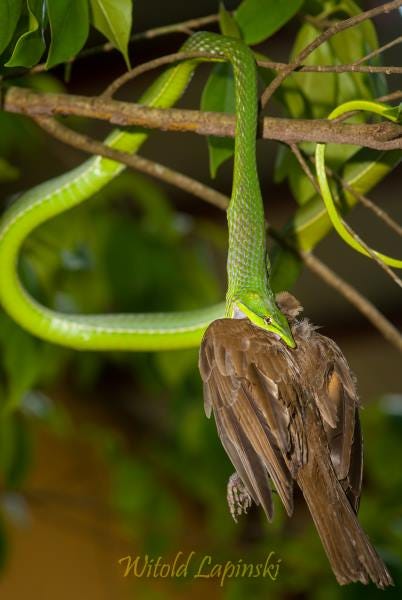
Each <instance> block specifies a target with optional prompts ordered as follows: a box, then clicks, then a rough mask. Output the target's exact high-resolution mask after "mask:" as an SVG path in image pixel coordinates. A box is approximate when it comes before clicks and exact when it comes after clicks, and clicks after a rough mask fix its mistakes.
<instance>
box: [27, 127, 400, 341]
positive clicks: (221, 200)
mask: <svg viewBox="0 0 402 600" xmlns="http://www.w3.org/2000/svg"><path fill="white" fill-rule="evenodd" d="M35 120H36V121H37V123H38V124H39V125H40V126H41V127H42V128H43V129H45V130H46V131H47V132H48V133H50V134H51V135H53V136H54V137H55V138H57V139H59V140H60V141H62V142H64V143H66V144H69V145H70V146H73V147H74V148H78V149H80V150H82V151H84V152H88V153H89V154H98V155H100V156H104V157H105V158H112V159H113V160H118V161H119V162H122V163H123V164H125V165H127V166H129V167H132V168H134V169H137V170H140V171H143V172H144V173H147V174H149V175H153V176H155V177H157V178H159V179H161V180H164V181H166V182H168V183H170V184H172V185H175V186H176V187H179V188H181V189H184V190H186V191H188V192H189V193H192V194H194V195H195V196H197V197H199V198H201V199H202V200H205V201H206V202H209V203H211V204H213V205H214V206H217V207H219V208H221V209H223V210H226V208H227V207H228V205H229V198H228V197H227V196H225V195H224V194H221V193H220V192H217V191H216V190H214V189H212V188H210V187H208V186H206V185H203V184H202V183H200V182H199V181H196V180H195V179H192V178H191V177H187V176H185V175H182V174H181V173H177V172H176V171H173V170H172V169H169V168H167V167H165V166H163V165H159V164H157V163H153V162H152V161H149V160H146V159H144V158H142V157H140V156H138V155H129V154H127V153H125V152H119V151H117V150H112V149H111V148H108V147H107V146H105V145H104V144H102V143H101V142H97V141H95V140H92V139H90V138H88V137H87V136H85V135H82V134H79V133H76V132H74V131H71V130H69V129H67V128H66V127H64V126H63V125H60V124H59V123H57V122H56V121H54V120H53V119H51V118H48V117H37V118H36V119H35ZM267 231H268V234H269V235H270V236H271V237H272V238H273V239H275V240H276V241H278V242H279V243H280V244H281V245H285V246H286V247H287V248H289V249H290V250H291V251H292V252H294V253H295V254H297V255H298V256H299V257H300V259H301V260H302V261H303V262H304V263H305V265H306V266H307V267H308V268H309V269H310V270H311V271H313V272H314V273H315V274H316V275H317V276H318V277H320V278H321V279H322V280H323V281H325V282H326V283H327V284H328V285H329V286H330V287H332V288H334V289H336V290H337V291H338V292H339V293H340V294H341V295H343V296H344V297H345V298H346V299H347V300H349V302H350V303H351V304H353V305H354V306H355V307H356V308H357V309H358V310H359V311H360V312H361V313H362V314H363V315H365V316H366V318H367V319H368V320H369V321H370V322H371V323H372V324H373V325H374V327H376V328H377V329H378V331H379V332H380V333H381V334H382V335H383V336H384V337H385V338H386V339H387V340H388V341H389V342H391V343H392V344H393V345H394V346H395V347H396V348H397V349H398V350H400V351H402V335H401V334H400V333H399V332H398V330H397V329H396V328H395V327H394V326H393V325H392V323H390V322H389V321H388V320H387V319H386V317H384V315H382V314H381V313H380V311H379V310H377V308H376V307H375V306H374V305H373V304H372V303H371V302H370V301H369V300H367V299H366V298H365V297H364V296H362V295H361V294H360V293H359V292H358V291H357V290H356V289H354V288H353V287H352V286H351V285H350V284H349V283H348V282H346V281H344V280H343V279H342V278H341V277H339V276H338V275H337V274H336V273H334V272H333V271H332V270H331V269H330V268H329V267H327V266H326V265H324V264H323V263H322V262H321V261H320V260H319V259H318V258H316V257H314V256H313V255H312V254H307V253H305V252H299V251H298V250H297V249H296V248H295V247H294V246H291V245H289V244H288V243H287V241H286V240H284V239H283V238H282V236H281V235H280V234H278V233H277V232H275V231H274V230H273V229H272V228H271V227H269V226H268V227H267Z"/></svg>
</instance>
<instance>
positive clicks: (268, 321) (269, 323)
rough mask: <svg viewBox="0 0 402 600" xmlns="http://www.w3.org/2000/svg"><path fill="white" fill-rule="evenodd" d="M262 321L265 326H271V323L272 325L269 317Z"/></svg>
mask: <svg viewBox="0 0 402 600" xmlns="http://www.w3.org/2000/svg"><path fill="white" fill-rule="evenodd" d="M264 321H265V323H266V324H267V325H271V323H272V319H271V317H265V319H264Z"/></svg>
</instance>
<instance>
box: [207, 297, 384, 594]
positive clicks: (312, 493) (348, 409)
mask: <svg viewBox="0 0 402 600" xmlns="http://www.w3.org/2000/svg"><path fill="white" fill-rule="evenodd" d="M276 302H277V304H278V306H279V308H280V309H281V311H282V312H283V314H284V315H285V316H286V317H287V318H288V321H289V324H290V326H291V330H292V334H293V337H294V339H295V342H296V345H297V346H296V348H294V349H291V348H289V347H288V346H286V345H285V344H284V343H283V342H282V341H281V340H279V339H278V336H275V335H274V334H271V333H269V332H267V331H264V330H263V329H260V328H259V327H256V326H255V325H253V324H252V323H251V322H250V321H249V320H248V319H245V318H239V319H219V320H217V321H214V322H213V323H212V324H211V325H210V326H209V327H208V329H207V330H206V332H205V334H204V338H203V341H202V344H201V348H200V360H199V367H200V373H201V377H202V380H203V382H204V402H205V412H206V414H207V417H209V416H210V415H211V412H213V413H214V416H215V421H216V427H217V430H218V434H219V437H220V439H221V441H222V444H223V446H224V448H225V450H226V452H227V454H228V455H229V458H230V460H231V461H232V463H233V465H234V467H235V469H236V474H235V475H234V476H232V477H231V478H230V480H229V484H228V501H229V507H230V509H231V512H232V515H233V517H234V518H235V520H236V516H237V515H239V514H241V513H242V512H246V511H247V508H248V507H249V505H250V504H251V500H254V502H255V503H256V504H260V505H261V506H262V507H263V509H264V511H265V513H266V515H267V517H268V519H269V520H271V519H272V516H273V504H272V493H271V487H270V480H272V482H273V483H274V486H275V488H276V491H277V492H278V494H279V496H280V498H281V500H282V502H283V504H284V506H285V509H286V511H287V513H288V515H289V516H290V515H292V512H293V486H294V482H296V483H297V485H298V486H299V487H300V489H301V490H302V492H303V495H304V498H305V500H306V502H307V505H308V508H309V510H310V513H311V516H312V518H313V521H314V523H315V525H316V528H317V531H318V534H319V536H320V538H321V541H322V544H323V546H324V549H325V552H326V554H327V556H328V559H329V562H330V564H331V567H332V570H333V572H334V574H335V576H336V578H337V580H338V582H339V583H340V584H346V583H350V582H352V581H360V582H362V583H368V582H369V581H370V580H371V581H373V582H374V583H375V584H376V585H377V586H378V587H380V588H384V587H386V586H388V585H392V584H393V582H392V578H391V576H390V574H389V573H388V571H387V569H386V567H385V565H384V563H383V562H382V560H381V559H380V557H379V556H378V554H377V553H376V551H375V549H374V548H373V546H372V545H371V543H370V541H369V540H368V538H367V536H366V534H365V533H364V531H363V530H362V528H361V526H360V524H359V522H358V520H357V517H356V513H357V510H358V507H359V500H360V493H361V486H362V467H363V457H362V437H361V430H360V423H359V414H358V397H357V391H356V382H355V379H354V376H353V375H352V373H351V371H350V368H349V366H348V364H347V362H346V359H345V357H344V356H343V354H342V352H341V351H340V349H339V348H338V346H337V345H336V344H335V342H334V341H333V340H331V339H329V338H327V337H325V336H323V335H321V334H320V333H318V332H317V328H316V327H315V326H314V325H312V324H311V323H310V322H309V321H308V320H307V319H298V318H297V317H298V315H299V313H300V312H301V311H302V310H303V309H302V307H301V306H300V304H299V302H298V301H297V300H296V299H295V298H294V297H293V296H291V295H290V294H288V293H286V292H283V293H282V294H279V295H278V296H277V298H276Z"/></svg>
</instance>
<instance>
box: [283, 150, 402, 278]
mask: <svg viewBox="0 0 402 600" xmlns="http://www.w3.org/2000/svg"><path fill="white" fill-rule="evenodd" d="M290 149H291V150H292V152H293V154H294V156H295V157H296V159H297V161H298V163H299V165H300V167H301V168H302V170H303V172H304V173H305V175H306V176H307V177H308V179H309V181H310V182H311V184H312V185H313V187H314V189H315V191H316V192H317V194H318V195H319V196H320V197H321V198H322V194H321V190H320V186H319V185H318V182H317V179H316V177H314V175H313V173H312V171H311V169H310V167H309V165H308V164H307V162H306V161H305V159H304V157H303V155H302V153H301V152H300V150H299V148H298V147H297V145H296V144H291V145H290ZM342 222H343V224H344V226H345V227H346V229H347V230H348V231H349V233H350V235H351V236H352V237H353V238H354V239H355V240H356V241H357V242H358V243H359V244H360V245H361V246H363V248H364V249H365V250H366V252H367V253H368V254H369V255H370V257H371V258H372V259H373V260H374V262H376V263H377V265H378V266H379V267H380V268H381V269H382V270H383V271H385V273H386V274H387V275H388V276H389V277H390V278H391V279H392V280H393V281H394V282H395V283H396V284H397V285H398V286H399V287H402V280H401V279H400V278H399V277H398V276H397V275H396V274H395V273H394V272H393V270H392V269H390V267H389V266H388V265H387V264H385V263H384V262H383V261H382V260H381V259H380V258H378V256H377V254H376V253H375V251H374V250H373V249H372V248H370V246H368V245H367V244H366V242H364V241H363V240H362V239H361V237H360V236H359V235H358V234H357V233H356V231H355V230H354V229H352V227H351V226H350V225H349V224H348V223H346V222H345V221H344V220H343V219H342Z"/></svg>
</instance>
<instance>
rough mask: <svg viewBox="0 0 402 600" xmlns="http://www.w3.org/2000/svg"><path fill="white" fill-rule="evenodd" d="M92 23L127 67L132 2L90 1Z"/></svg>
mask: <svg viewBox="0 0 402 600" xmlns="http://www.w3.org/2000/svg"><path fill="white" fill-rule="evenodd" d="M90 3H91V9H92V23H93V25H94V26H95V27H96V29H98V30H99V31H100V32H101V33H103V35H104V36H105V37H107V39H108V40H109V41H110V42H111V43H112V44H113V45H114V46H116V48H117V49H118V50H120V52H121V53H122V54H123V56H124V60H125V61H126V63H127V67H128V68H130V61H129V58H128V42H129V39H130V31H131V25H132V0H90Z"/></svg>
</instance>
